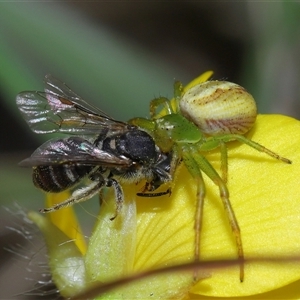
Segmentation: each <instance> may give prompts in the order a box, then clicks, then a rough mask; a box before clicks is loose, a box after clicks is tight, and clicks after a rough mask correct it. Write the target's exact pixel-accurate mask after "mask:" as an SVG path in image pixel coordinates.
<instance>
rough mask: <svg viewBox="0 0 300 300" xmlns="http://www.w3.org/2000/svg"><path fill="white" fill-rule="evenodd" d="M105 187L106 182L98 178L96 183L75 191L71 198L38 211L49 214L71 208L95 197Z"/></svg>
mask: <svg viewBox="0 0 300 300" xmlns="http://www.w3.org/2000/svg"><path fill="white" fill-rule="evenodd" d="M105 185H106V180H104V178H103V177H100V176H99V177H98V179H97V181H93V182H92V183H91V184H90V185H89V186H86V187H83V188H79V189H77V190H75V191H74V192H73V193H72V196H71V197H70V198H68V199H67V200H65V201H63V202H61V203H58V204H56V205H54V206H52V207H49V208H43V209H40V212H42V213H49V212H53V211H56V210H59V209H61V208H65V207H68V206H71V205H73V204H75V203H79V202H83V201H86V200H88V199H90V198H92V197H93V196H94V195H96V194H97V193H98V192H99V191H100V190H101V189H102V188H103V186H105Z"/></svg>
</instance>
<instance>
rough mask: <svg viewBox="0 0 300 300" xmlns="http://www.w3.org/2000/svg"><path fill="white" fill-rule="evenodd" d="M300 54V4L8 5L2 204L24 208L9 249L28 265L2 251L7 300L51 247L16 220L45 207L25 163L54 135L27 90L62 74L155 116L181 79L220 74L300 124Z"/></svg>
mask: <svg viewBox="0 0 300 300" xmlns="http://www.w3.org/2000/svg"><path fill="white" fill-rule="evenodd" d="M299 53H300V4H299V3H296V2H294V3H293V2H269V3H268V2H264V3H259V2H214V1H207V2H206V1H192V2H187V1H176V2H175V1H169V2H160V1H151V2H150V1H149V2H147V1H134V2H131V1H122V2H115V1H106V2H99V1H98V2H84V1H82V2H80V1H79V2H69V1H57V2H52V3H49V2H43V3H35V2H32V3H30V2H29V3H28V2H18V3H13V2H11V3H1V4H0V98H1V100H0V118H1V121H0V124H1V126H0V140H1V142H0V202H1V204H2V205H3V207H8V208H9V209H10V210H11V211H13V212H12V213H11V212H8V211H7V210H5V209H4V208H3V209H2V211H1V232H0V233H1V240H0V242H1V246H3V247H6V248H7V247H8V248H9V249H11V246H9V245H16V243H19V244H20V247H21V249H23V250H24V252H22V253H24V255H25V254H26V255H27V258H24V257H23V256H21V255H20V252H21V250H20V249H19V250H14V251H13V252H14V253H10V252H8V251H6V250H1V249H0V251H1V256H0V257H1V261H0V268H1V269H0V298H5V297H6V298H8V297H11V298H14V297H13V296H11V295H14V294H17V293H21V294H23V293H24V292H26V291H27V290H28V289H30V288H32V287H33V284H34V280H33V281H30V280H26V279H25V277H29V278H32V279H33V278H35V277H36V276H37V277H38V278H40V276H41V275H40V274H39V271H33V270H31V271H28V270H26V268H27V267H28V266H29V265H31V264H32V262H33V256H35V253H36V251H38V252H42V249H43V246H42V244H39V243H38V242H39V241H41V237H40V236H39V235H34V236H35V240H34V242H33V241H30V242H29V240H28V239H29V238H28V236H25V237H23V238H21V234H22V233H23V231H22V230H21V229H20V227H18V226H19V225H16V223H15V222H17V223H18V222H19V221H18V220H22V219H24V217H23V215H22V213H20V212H21V211H22V210H21V209H20V208H16V207H15V206H14V203H19V204H20V205H21V206H22V207H24V208H26V209H36V208H38V207H41V206H43V195H42V193H41V192H40V191H37V190H36V189H34V188H33V186H32V183H31V177H30V173H31V172H30V170H27V169H21V168H18V167H17V163H18V161H20V160H22V159H24V158H26V157H27V156H29V155H30V154H31V152H32V151H33V150H34V149H35V148H36V147H38V146H39V145H40V144H41V143H42V141H44V140H45V139H48V138H49V136H48V137H41V136H37V135H35V134H33V133H32V132H30V130H29V129H28V128H27V125H26V124H25V122H24V121H23V120H22V118H21V117H20V115H19V112H18V110H17V108H16V105H15V96H16V94H17V93H18V92H20V91H22V90H42V89H43V77H44V75H45V74H47V73H52V74H53V75H54V76H56V77H58V78H60V79H61V80H63V81H65V82H67V84H68V85H69V86H70V87H71V88H72V89H73V90H74V91H75V92H76V93H78V94H79V95H81V96H82V97H83V98H85V99H87V100H88V101H89V102H92V103H94V104H96V105H97V106H99V107H100V108H101V109H103V110H104V111H105V112H107V113H108V114H109V115H111V116H112V117H114V118H116V119H120V120H128V119H130V118H132V117H136V116H141V117H146V116H147V115H148V105H149V101H150V100H151V99H153V98H154V97H157V96H160V95H163V96H167V97H171V96H172V85H173V81H174V79H179V80H181V81H183V82H184V83H188V82H189V81H190V80H192V79H193V78H195V77H196V76H198V75H199V74H201V73H202V72H204V71H206V70H213V71H214V79H226V80H229V81H233V82H236V83H238V84H241V85H243V86H244V87H246V88H247V89H248V91H250V92H251V93H252V94H253V95H254V97H255V99H256V100H257V102H258V108H259V111H260V113H281V114H287V115H290V116H293V117H296V118H298V117H299V114H300V109H299V94H300V93H299V91H300V85H299V77H300V76H299V73H300V63H299ZM89 202H92V201H89ZM85 205H87V206H86V207H89V205H93V204H92V203H91V204H88V203H87V204H85ZM94 205H96V204H94ZM77 209H78V210H79V211H80V212H81V213H83V214H86V213H85V212H84V211H83V209H80V208H77ZM18 216H19V217H18ZM23 223H24V221H23ZM23 223H22V222H21V224H23ZM6 226H11V227H12V228H13V230H9V229H8V228H7V227H6ZM16 228H18V230H19V229H20V230H21V231H19V232H18V230H16ZM31 230H33V229H31ZM29 245H30V246H29ZM42 257H43V254H42ZM27 269H28V268H27ZM24 271H25V274H24ZM12 280H13V283H14V285H13V288H12V287H11V286H12V284H11V282H12ZM8 282H9V283H10V284H7V283H8ZM1 293H2V295H1ZM31 297H32V296H31ZM29 298H30V296H29ZM50 298H53V295H52V296H50Z"/></svg>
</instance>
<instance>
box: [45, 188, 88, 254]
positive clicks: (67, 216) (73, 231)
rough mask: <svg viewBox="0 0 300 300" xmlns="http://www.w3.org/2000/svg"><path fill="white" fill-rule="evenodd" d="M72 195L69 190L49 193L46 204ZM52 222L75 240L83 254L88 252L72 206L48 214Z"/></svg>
mask: <svg viewBox="0 0 300 300" xmlns="http://www.w3.org/2000/svg"><path fill="white" fill-rule="evenodd" d="M69 197H70V193H69V192H68V191H64V192H61V193H57V194H54V193H47V198H46V206H47V207H51V206H53V205H55V204H57V203H60V202H63V201H64V200H66V199H68V198H69ZM47 216H48V218H49V219H50V220H51V222H52V223H53V224H54V225H55V226H56V227H58V228H59V229H60V230H61V231H62V232H64V233H65V234H66V235H67V236H68V237H69V238H70V239H71V240H72V241H74V242H75V244H76V245H77V247H78V249H79V250H80V252H81V253H82V254H84V253H85V252H86V243H85V239H84V236H83V234H82V231H81V227H80V225H79V223H78V220H77V217H76V215H75V212H74V208H73V207H72V206H70V207H66V208H64V209H60V210H57V211H55V212H52V213H49V214H47Z"/></svg>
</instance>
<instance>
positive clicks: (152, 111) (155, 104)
mask: <svg viewBox="0 0 300 300" xmlns="http://www.w3.org/2000/svg"><path fill="white" fill-rule="evenodd" d="M160 105H164V107H165V109H166V110H167V115H170V114H171V113H172V112H173V109H172V107H171V104H170V101H169V99H168V98H165V97H159V98H155V99H153V100H151V102H150V118H151V119H155V117H156V115H157V113H156V109H157V107H159V106H160Z"/></svg>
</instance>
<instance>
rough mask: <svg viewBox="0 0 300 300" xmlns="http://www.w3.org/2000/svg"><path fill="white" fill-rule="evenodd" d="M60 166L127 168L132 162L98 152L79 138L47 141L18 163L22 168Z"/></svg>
mask: <svg viewBox="0 0 300 300" xmlns="http://www.w3.org/2000/svg"><path fill="white" fill-rule="evenodd" d="M60 164H81V165H91V166H103V167H110V168H111V167H121V168H122V167H124V168H126V167H127V168H128V166H130V165H131V164H132V161H131V160H130V159H128V158H126V157H123V156H115V155H113V154H111V153H108V152H105V151H103V150H100V149H99V148H97V147H95V146H94V145H93V144H92V143H90V142H89V141H87V140H85V139H83V138H81V137H69V138H64V139H52V140H50V141H47V142H46V143H44V144H43V145H42V146H40V147H39V148H38V149H36V150H35V151H34V152H33V154H32V155H31V156H30V157H29V158H27V159H25V160H23V161H21V162H20V163H19V165H20V166H22V167H34V166H41V165H46V166H49V165H60Z"/></svg>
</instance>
